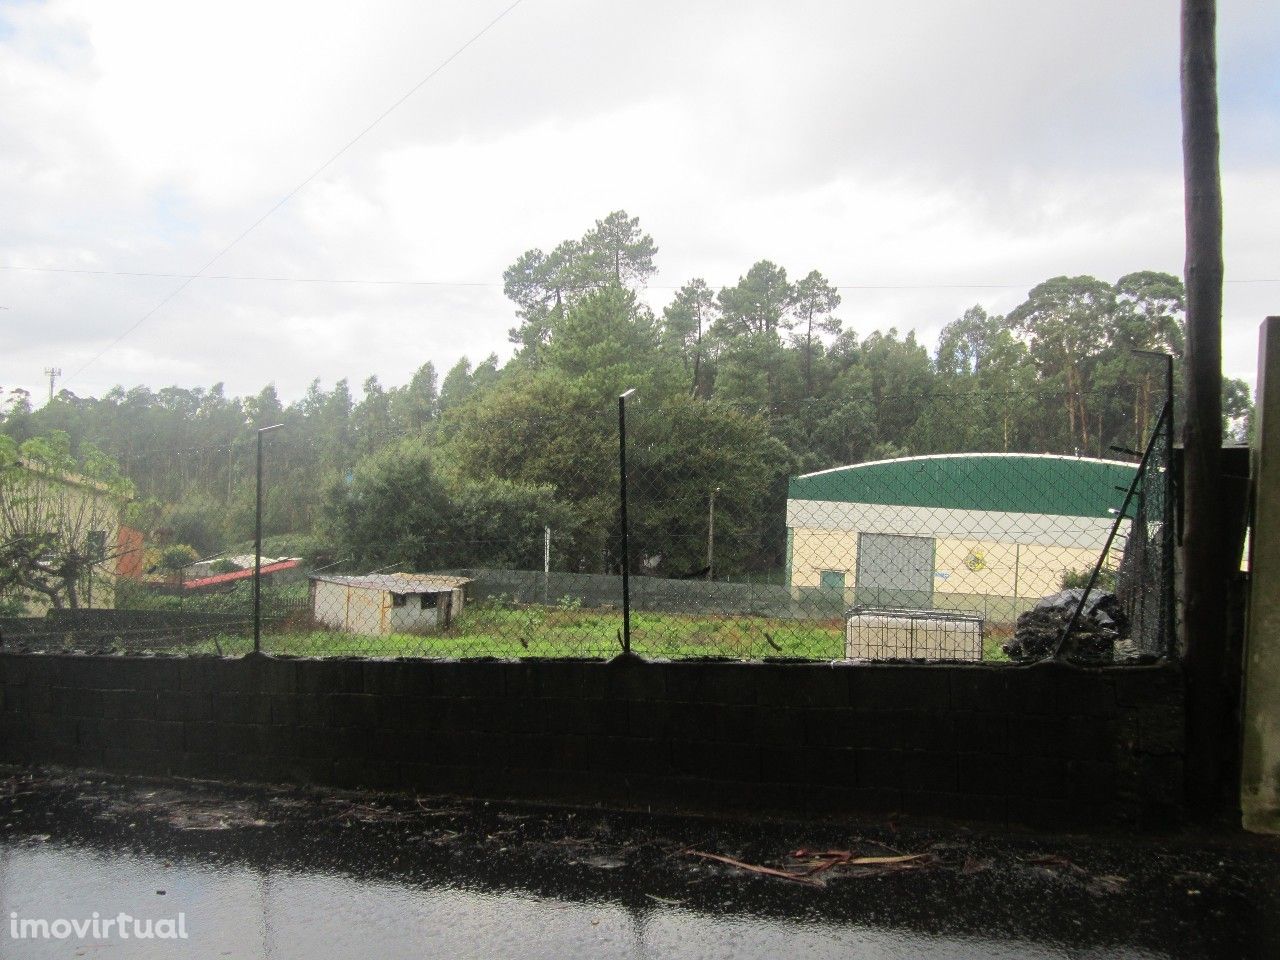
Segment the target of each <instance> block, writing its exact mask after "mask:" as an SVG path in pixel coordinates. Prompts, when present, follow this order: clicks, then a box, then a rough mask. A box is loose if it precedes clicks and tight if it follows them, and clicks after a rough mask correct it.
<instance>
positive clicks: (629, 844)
mask: <svg viewBox="0 0 1280 960" xmlns="http://www.w3.org/2000/svg"><path fill="white" fill-rule="evenodd" d="M0 786H3V787H4V788H5V789H3V790H0V925H2V926H0V957H9V956H15V957H23V958H26V957H33V958H43V957H59V958H65V957H90V958H91V957H129V958H140V960H148V958H160V957H166V958H167V957H201V958H203V957H210V958H221V957H237V958H256V957H270V958H294V957H298V958H307V960H328V958H335V960H336V958H348V957H377V958H387V960H393V958H399V957H405V958H409V957H412V958H439V960H466V958H472V957H474V958H483V960H503V958H520V960H529V958H532V960H543V958H546V960H561V958H573V957H587V956H589V957H592V958H593V960H609V958H645V960H703V958H707V960H711V958H715V960H720V958H723V960H730V958H745V960H790V958H792V957H797V958H799V957H803V958H827V957H832V958H834V957H841V958H844V957H859V958H872V960H898V958H903V960H906V958H912V960H915V958H926V960H928V958H948V960H950V958H1028V960H1038V958H1071V960H1081V958H1101V957H1121V958H1157V957H1160V958H1175V957H1177V958H1182V957H1196V958H1206V960H1210V958H1212V960H1217V958H1224V960H1225V958H1232V960H1238V958H1242V957H1252V956H1266V957H1276V956H1280V949H1277V944H1280V896H1278V895H1277V891H1280V849H1277V848H1274V847H1273V846H1271V845H1265V844H1263V845H1259V844H1255V843H1218V844H1216V845H1214V844H1208V843H1202V842H1195V841H1186V842H1180V843H1174V842H1165V841H1160V840H1154V839H1150V838H1148V839H1143V838H1130V839H1125V838H1118V837H1110V838H1097V839H1090V838H1085V837H1075V838H1071V837H1062V836H1049V835H1034V834H1023V835H1015V834H1004V833H1000V832H994V833H993V832H988V833H982V832H979V831H975V830H970V829H968V828H957V827H954V826H946V825H933V826H929V825H918V826H910V827H909V826H904V825H885V824H877V823H874V822H866V823H861V824H826V825H824V824H817V823H815V824H803V823H791V824H780V823H773V824H769V823H762V822H757V823H751V822H746V821H715V820H707V819H697V818H677V817H652V816H641V815H639V814H617V813H605V812H601V811H587V810H576V811H575V810H567V809H555V808H528V807H520V806H516V805H510V804H496V803H495V804H492V805H491V804H487V803H482V802H479V801H471V802H469V801H458V800H447V799H445V798H434V799H433V798H413V797H404V796H379V795H373V794H357V793H344V792H340V791H302V790H296V789H292V788H252V787H235V786H218V785H213V784H191V783H183V782H167V783H154V782H135V781H128V780H125V779H121V778H101V777H98V778H93V777H88V776H80V775H74V774H71V775H59V776H54V777H44V776H33V775H28V774H21V773H15V774H14V775H12V776H11V777H10V778H9V779H8V780H7V781H4V782H3V783H0ZM95 912H96V913H97V914H98V917H99V919H100V920H102V919H106V918H113V917H116V916H117V915H118V914H119V913H121V912H124V913H126V914H129V915H130V916H131V917H136V918H139V919H141V920H143V921H144V922H145V921H147V920H150V921H152V923H153V925H154V924H156V923H158V922H159V921H162V920H166V919H167V920H169V921H170V922H171V923H172V922H173V921H174V920H176V918H177V917H178V916H179V915H181V916H182V918H183V921H184V928H185V931H186V933H187V935H188V937H187V939H185V940H180V941H168V940H164V941H162V940H136V939H131V940H129V941H128V942H127V943H126V942H124V941H122V940H121V939H119V938H118V936H112V937H103V938H95V937H93V936H89V937H87V938H86V937H84V936H76V935H73V936H71V937H69V938H67V939H63V940H56V939H55V940H34V939H23V940H21V941H20V942H15V940H14V933H15V926H14V924H15V920H14V917H13V916H12V915H13V914H16V917H17V920H18V921H21V920H24V919H25V920H46V921H50V922H52V921H54V920H56V919H63V920H67V921H74V920H80V921H84V920H87V919H91V918H92V917H93V914H94V913H95ZM17 932H21V931H20V930H19V931H17Z"/></svg>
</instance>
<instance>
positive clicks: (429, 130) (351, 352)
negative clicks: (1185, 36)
mask: <svg viewBox="0 0 1280 960" xmlns="http://www.w3.org/2000/svg"><path fill="white" fill-rule="evenodd" d="M510 3H511V0H430V2H422V0H362V2H360V3H351V2H329V0H308V2H306V3H303V2H301V0H294V2H279V0H251V2H244V0H221V2H219V3H216V4H212V3H200V4H196V3H191V2H182V0H167V2H151V0H110V2H104V0H49V2H26V0H18V2H11V0H0V308H2V309H0V387H3V388H5V389H7V388H9V387H13V386H24V387H26V388H28V389H30V390H32V392H33V393H34V394H35V396H36V398H37V399H42V398H43V396H44V395H45V391H46V390H47V385H45V384H44V383H43V378H42V370H43V368H45V367H48V366H51V365H52V366H58V367H60V368H61V369H62V370H63V373H64V380H63V384H62V385H64V386H66V387H67V388H68V389H71V390H73V391H74V392H75V393H77V394H79V395H82V396H84V395H90V394H92V395H97V394H100V393H101V392H103V391H105V390H106V389H108V388H110V387H111V386H112V385H114V384H118V383H119V384H124V385H126V386H131V385H134V384H138V383H145V384H147V385H149V386H151V387H153V388H154V387H160V386H164V385H168V384H173V383H176V384H179V385H183V386H196V385H209V384H211V383H214V382H216V381H224V382H225V383H226V385H227V388H228V390H230V391H232V392H236V393H243V392H250V391H254V392H256V391H257V390H258V389H259V388H260V387H261V386H262V385H263V384H265V383H267V382H269V381H273V382H275V384H276V385H277V387H278V389H279V390H280V392H281V394H282V395H283V396H284V397H286V398H293V397H296V396H298V395H299V394H300V393H301V392H302V391H303V390H304V389H305V386H306V384H307V383H308V382H309V381H310V380H311V379H312V378H313V377H317V376H318V377H320V378H321V379H322V380H323V381H324V382H325V383H326V384H331V383H332V382H333V381H334V380H336V379H338V378H340V377H348V378H350V379H351V380H352V382H353V386H355V385H358V384H359V383H360V382H361V381H362V380H363V379H364V378H365V377H366V376H368V375H369V374H377V375H378V377H379V378H380V379H381V380H382V382H383V383H384V384H398V383H402V382H404V381H405V380H407V379H408V377H409V375H410V374H411V373H412V371H413V370H414V369H415V368H417V367H418V366H419V365H420V364H422V363H423V362H424V361H426V360H432V361H434V362H435V364H436V365H437V367H438V368H440V369H441V370H442V371H443V370H444V369H446V368H448V367H449V366H451V365H452V364H453V363H454V362H456V361H457V359H458V358H459V357H460V356H462V355H464V354H466V355H469V356H471V357H472V359H473V360H474V359H478V358H481V357H483V356H485V355H487V354H488V353H490V352H494V351H496V352H497V353H498V354H499V355H500V356H501V357H502V358H503V359H504V360H505V359H506V358H507V357H508V356H509V355H510V349H511V348H510V345H509V344H508V342H507V337H506V333H507V330H508V328H509V327H510V326H511V325H512V322H513V317H512V311H511V307H510V305H509V304H508V303H507V301H506V300H505V299H504V298H503V296H502V289H501V274H502V270H503V269H504V267H506V266H507V265H508V264H509V263H511V262H512V261H513V260H514V259H515V258H516V257H517V256H518V255H519V254H520V253H521V252H522V251H523V250H525V249H528V248H529V247H533V246H540V247H543V248H545V249H549V248H550V247H552V246H554V245H555V244H556V243H558V242H559V241H561V240H563V239H567V238H570V237H578V236H580V235H581V234H582V233H583V232H584V231H585V230H586V229H587V228H588V227H590V226H591V224H592V223H593V221H594V220H596V219H597V218H599V217H603V216H604V215H605V214H607V213H608V212H609V211H611V210H615V209H618V208H623V209H626V210H627V211H628V212H629V213H630V214H631V215H633V216H638V217H640V220H641V224H642V225H643V226H644V228H645V229H647V230H648V231H649V232H650V233H651V234H652V235H653V237H654V239H655V241H656V242H657V244H658V248H659V254H658V265H659V267H660V273H659V274H658V276H657V277H656V278H655V279H654V281H653V282H654V287H653V288H651V289H650V291H649V294H648V295H649V298H650V300H651V302H652V303H653V304H654V306H655V308H658V307H660V306H661V304H662V303H663V302H664V300H665V299H666V298H667V297H669V296H670V289H669V288H670V287H674V286H678V285H679V284H681V283H683V282H685V281H686V280H688V279H689V278H691V277H694V276H701V277H704V278H705V279H706V280H707V281H708V282H709V283H711V284H712V285H716V286H718V285H723V284H730V283H733V282H735V281H736V279H737V278H738V277H739V276H740V275H741V274H742V273H744V272H745V271H746V270H747V268H748V267H749V266H750V265H751V264H752V263H753V262H754V261H756V260H758V259H761V258H769V259H771V260H774V261H775V262H777V263H779V264H781V265H783V266H784V267H786V268H787V270H788V271H789V272H790V273H791V274H792V275H793V276H800V275H803V274H804V273H807V272H808V271H809V270H811V269H815V268H816V269H819V270H821V271H822V272H823V273H824V274H825V275H826V276H827V277H828V278H829V279H830V280H831V281H832V282H835V283H838V284H841V285H847V286H849V287H851V288H850V289H845V290H842V294H843V296H844V304H843V306H842V308H841V310H840V311H839V313H840V316H841V317H842V318H843V319H844V320H845V322H846V325H848V326H852V327H853V328H854V329H855V330H857V331H858V332H859V333H864V334H865V333H867V332H870V331H871V330H874V329H887V328H888V327H890V326H896V327H898V328H899V329H900V330H905V329H912V328H914V329H915V330H917V331H918V333H919V335H920V336H921V338H922V339H924V340H925V341H926V342H928V343H930V344H932V342H933V340H934V338H935V337H936V335H937V331H938V330H939V328H940V327H941V326H942V325H943V324H945V323H947V322H948V321H950V320H952V319H954V318H955V317H957V316H958V315H959V314H960V313H961V312H962V311H963V310H964V309H965V308H966V307H968V306H970V305H972V304H974V303H981V304H983V305H984V306H986V307H987V308H988V309H990V310H995V311H999V312H1003V311H1005V310H1007V309H1009V308H1010V307H1012V306H1014V305H1016V304H1017V303H1018V302H1020V300H1021V299H1022V298H1023V297H1024V296H1025V294H1026V291H1027V289H1028V288H1029V286H1030V285H1031V284H1034V283H1036V282H1038V281H1040V280H1043V279H1045V278H1048V277H1051V276H1056V275H1059V274H1077V273H1088V274H1093V275H1095V276H1097V277H1100V278H1103V279H1106V280H1109V281H1113V280H1115V279H1116V278H1117V277H1119V276H1121V275H1122V274H1124V273H1127V272H1130V271H1133V270H1140V269H1155V270H1165V271H1169V272H1173V273H1179V274H1180V273H1181V267H1182V257H1183V225H1182V187H1181V152H1180V145H1179V143H1180V141H1179V136H1180V133H1179V129H1180V128H1179V118H1178V22H1177V21H1178V14H1177V7H1178V4H1177V2H1176V0H1124V2H1116V0H1037V2H1034V3H1028V2H1026V0H1008V2H995V0H992V2H969V3H965V2H959V0H904V2H902V3H898V4H885V3H872V2H865V0H858V2H854V0H824V2H818V0H788V2H785V3H784V2H780V0H769V2H764V0H523V2H522V3H520V4H519V5H518V6H516V8H515V9H514V10H512V11H511V12H510V13H509V14H508V15H507V16H506V17H505V18H503V19H502V20H501V21H500V22H499V23H498V24H497V25H495V26H494V27H493V28H492V29H491V30H490V31H489V32H488V33H486V34H485V35H484V36H483V37H481V38H480V39H479V40H477V41H476V42H475V43H474V44H473V45H471V46H470V47H469V48H467V49H466V50H465V51H463V52H462V53H461V54H460V55H459V56H457V58H456V59H454V60H453V61H452V62H451V63H449V64H448V65H447V66H446V67H444V69H442V70H441V71H440V72H439V73H438V74H437V75H436V76H435V77H434V78H433V79H432V80H430V81H429V82H427V83H426V84H425V85H423V86H422V87H421V89H419V90H418V91H417V92H416V93H415V94H414V95H413V96H411V97H410V98H409V99H408V100H407V101H405V102H404V103H403V104H402V105H401V106H400V107H399V108H398V109H396V110H395V111H393V112H392V113H391V114H390V115H389V116H388V117H387V118H386V119H385V120H384V121H382V122H381V123H380V124H378V125H377V126H376V127H375V128H374V129H373V130H372V131H371V132H369V133H368V134H367V135H366V136H364V137H363V138H362V139H360V140H359V142H357V143H356V144H355V145H354V146H353V147H352V148H351V149H350V150H349V151H347V152H346V153H345V154H344V155H342V156H341V157H340V158H339V159H338V160H337V161H336V162H335V163H333V164H332V165H331V166H329V167H328V168H327V169H325V170H324V171H323V172H322V173H321V174H320V175H319V176H318V177H316V178H315V179H314V180H313V181H312V182H310V183H309V184H308V185H307V186H305V187H304V188H303V189H302V190H301V191H299V192H298V193H297V195H295V196H294V197H292V198H291V199H290V200H289V201H288V202H287V203H285V204H284V205H283V206H282V207H281V208H280V209H278V210H277V211H276V212H275V213H273V214H272V215H271V216H270V217H268V218H267V219H266V220H265V221H264V222H263V223H262V224H261V225H260V226H258V227H257V228H256V229H254V230H253V231H252V232H250V233H249V234H248V235H247V236H245V237H244V239H242V240H240V241H239V242H238V243H237V244H236V245H235V246H234V247H233V248H232V249H231V250H230V252H228V253H227V254H226V255H225V256H223V257H222V258H221V259H219V260H218V261H217V262H216V263H215V264H214V265H213V266H212V267H211V268H210V269H209V270H208V271H207V273H208V274H210V275H213V276H215V277H227V276H231V277H292V278H306V279H308V280H336V279H342V280H412V281H431V282H432V284H431V285H425V284H415V285H388V284H382V285H371V284H332V283H315V282H307V283H302V282H295V283H284V282H272V281H268V280H261V279H259V280H253V279H197V280H194V281H192V282H191V283H190V284H189V285H188V286H187V287H186V288H185V289H184V290H182V291H181V292H180V293H178V294H177V295H176V296H174V297H173V298H172V299H171V300H170V301H169V302H168V303H166V304H165V305H164V306H162V307H161V308H160V309H159V310H156V311H155V313H154V314H153V315H152V316H150V317H149V318H148V319H146V320H145V321H144V322H142V323H141V324H139V325H138V326H137V327H136V329H133V330H132V332H130V333H128V335H127V336H125V337H124V338H123V339H122V340H120V342H119V343H118V344H115V345H114V346H110V347H109V349H107V348H108V346H109V345H110V344H111V343H112V341H113V340H115V339H116V338H117V337H120V336H121V334H123V333H125V331H127V330H129V329H130V328H131V327H133V326H134V325H135V324H138V322H139V320H140V319H141V318H142V317H144V315H146V314H147V313H148V311H151V310H153V309H154V308H155V307H156V306H157V304H159V303H160V302H161V301H162V300H164V298H165V297H167V296H169V295H170V294H171V293H172V292H173V291H174V290H175V289H176V288H177V286H178V285H179V284H180V283H181V280H178V279H173V278H172V277H139V276H121V275H114V274H118V273H152V274H157V273H158V274H178V275H184V274H192V273H195V272H196V271H198V270H200V269H201V268H202V267H204V266H205V264H206V263H208V261H209V260H210V259H211V258H212V257H213V256H214V255H215V254H217V253H218V252H219V251H220V250H222V249H224V248H225V247H226V246H227V245H228V244H230V243H231V242H232V241H233V240H235V238H236V237H237V236H239V235H240V234H242V233H243V232H244V231H245V229H246V228H248V227H249V226H250V225H251V224H253V223H254V222H255V221H257V220H258V219H259V218H260V217H261V216H262V215H263V214H264V213H266V212H267V211H268V210H270V209H271V208H272V207H273V206H274V205H275V204H276V203H277V202H279V201H280V199H281V198H282V197H285V196H286V195H287V194H288V193H289V192H290V191H291V190H293V189H294V188H295V187H296V186H298V184H300V183H301V182H302V181H303V180H304V179H306V178H307V177H308V176H309V175H310V174H311V173H312V172H313V171H315V169H316V168H317V167H318V166H320V165H321V164H322V163H324V161H325V160H327V159H328V158H329V157H331V156H333V154H334V153H335V152H337V151H338V150H340V149H341V148H342V147H343V146H344V145H345V144H347V143H348V142H349V141H350V140H351V139H352V138H353V137H355V136H356V135H357V134H359V133H360V131H362V130H363V129H365V128H366V127H367V126H368V125H369V124H370V123H371V122H372V121H373V120H374V119H375V118H376V117H378V116H379V114H381V113H382V112H383V111H384V110H385V109H386V108H387V107H389V106H390V105H391V104H392V103H394V102H395V101H396V100H397V99H398V98H399V97H401V96H402V95H403V94H404V93H405V92H406V91H408V90H409V89H410V88H412V87H413V86H414V85H415V84H416V83H418V82H419V81H421V80H422V79H423V77H425V76H426V75H427V74H428V73H430V72H431V71H432V70H433V69H435V68H436V67H437V66H438V65H439V64H440V63H441V61H443V60H444V59H445V58H446V57H448V56H449V55H450V54H453V53H454V52H456V51H457V50H458V48H459V47H461V46H462V45H463V44H464V43H465V42H466V41H467V40H468V38H470V37H472V36H474V35H475V34H476V32H477V31H479V30H481V29H482V28H483V27H484V26H485V24H487V23H489V22H490V21H491V20H493V18H494V17H495V16H497V15H498V14H499V13H501V12H502V11H503V10H504V9H505V8H506V7H508V6H509V5H510ZM1218 6H1219V18H1220V21H1219V70H1220V77H1219V83H1220V96H1221V127H1222V141H1223V146H1222V169H1223V188H1224V192H1225V200H1226V261H1227V277H1228V281H1229V282H1228V285H1227V288H1226V302H1225V318H1224V327H1225V329H1224V334H1225V371H1226V373H1228V374H1229V375H1233V376H1240V377H1244V378H1246V379H1247V380H1249V381H1250V382H1252V381H1253V380H1254V375H1255V369H1254V367H1255V356H1256V339H1257V328H1258V324H1259V322H1260V321H1261V320H1262V318H1263V317H1264V316H1265V315H1267V314H1268V313H1272V314H1274V313H1280V282H1277V281H1280V229H1278V228H1277V225H1278V224H1280V66H1278V64H1280V58H1278V57H1277V54H1278V52H1280V4H1276V3H1275V2H1274V0H1220V2H1219V5H1218ZM15 267H24V268H43V272H42V271H37V270H31V269H13V268H15ZM55 270H92V271H107V272H109V274H108V275H97V274H92V273H68V272H47V271H55ZM1246 281H1252V282H1246ZM1260 281H1262V282H1260ZM1266 281H1269V282H1266ZM984 284H988V285H998V286H990V287H981V286H978V285H984ZM877 286H881V287H888V288H889V289H868V288H874V287H877ZM858 288H860V289H858ZM104 349H105V352H103V351H104ZM99 354H101V355H100V356H99Z"/></svg>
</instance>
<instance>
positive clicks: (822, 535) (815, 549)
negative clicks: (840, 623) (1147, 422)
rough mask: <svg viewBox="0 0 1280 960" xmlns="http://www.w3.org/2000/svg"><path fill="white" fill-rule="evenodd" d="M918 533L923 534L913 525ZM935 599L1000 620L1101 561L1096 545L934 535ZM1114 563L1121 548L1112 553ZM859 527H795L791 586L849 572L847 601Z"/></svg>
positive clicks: (815, 583) (941, 605) (942, 604)
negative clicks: (825, 573)
mask: <svg viewBox="0 0 1280 960" xmlns="http://www.w3.org/2000/svg"><path fill="white" fill-rule="evenodd" d="M911 535H913V536H919V535H921V534H920V533H919V532H917V531H913V533H912V534H911ZM934 546H935V554H934V581H933V584H934V605H935V606H937V607H938V608H940V609H949V610H965V611H972V612H974V613H979V614H982V615H983V616H984V617H986V618H988V619H992V620H996V621H1011V620H1013V619H1014V618H1015V617H1016V616H1017V614H1018V613H1020V612H1022V611H1024V610H1027V609H1030V608H1031V607H1032V606H1033V605H1034V604H1035V602H1036V601H1037V600H1039V599H1040V598H1041V597H1045V596H1048V595H1050V594H1053V593H1057V592H1058V591H1059V590H1060V589H1061V583H1062V575H1063V573H1064V572H1067V571H1087V570H1091V569H1092V568H1093V565H1094V563H1096V562H1097V559H1098V554H1097V550H1096V548H1094V547H1075V546H1061V545H1058V544H1052V543H1047V544H1037V543H1008V542H1000V541H995V540H983V539H975V538H963V539H957V538H949V537H935V538H934ZM1109 561H1110V565H1111V566H1112V567H1113V568H1114V567H1115V566H1116V565H1118V564H1119V562H1120V556H1119V552H1118V551H1113V555H1112V557H1110V558H1109ZM857 569H858V532H857V531H854V530H829V529H828V530H815V529H811V528H798V529H794V530H793V531H792V533H791V586H792V587H795V588H805V587H808V588H813V587H818V586H821V579H822V572H823V571H824V570H835V571H840V572H842V573H844V575H845V602H846V603H849V604H852V603H853V602H854V599H855V596H856V590H857Z"/></svg>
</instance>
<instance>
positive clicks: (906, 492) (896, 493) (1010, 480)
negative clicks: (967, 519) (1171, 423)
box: [787, 453, 1137, 517]
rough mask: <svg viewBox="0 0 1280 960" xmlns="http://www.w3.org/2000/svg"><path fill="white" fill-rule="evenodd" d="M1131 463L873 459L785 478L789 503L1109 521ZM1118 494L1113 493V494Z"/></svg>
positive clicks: (1037, 457) (1007, 457) (1047, 458)
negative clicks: (842, 504) (820, 502)
mask: <svg viewBox="0 0 1280 960" xmlns="http://www.w3.org/2000/svg"><path fill="white" fill-rule="evenodd" d="M1136 470H1137V465H1136V464H1131V463H1121V462H1119V461H1116V460H1094V459H1090V458H1087V457H1064V456H1055V455H1050V454H1041V453H970V454H943V455H939V456H931V457H903V458H901V459H898V460H877V461H874V462H871V463H858V464H854V465H853V466H850V467H837V468H835V469H833V470H822V471H820V472H818V473H809V474H805V475H804V476H800V477H792V478H791V482H790V484H789V487H788V494H787V495H788V496H789V497H790V498H791V499H792V500H826V501H833V502H845V503H876V504H885V505H899V506H908V507H936V508H939V509H951V510H991V511H1000V512H1006V513H1047V514H1054V515H1057V516H1067V517H1109V516H1112V514H1111V513H1109V512H1108V511H1109V509H1116V510H1118V509H1119V508H1120V505H1121V504H1122V503H1123V502H1124V491H1125V490H1126V489H1128V486H1129V484H1130V483H1132V482H1133V475H1134V473H1135V471H1136ZM1117 487H1119V488H1120V489H1116V488H1117Z"/></svg>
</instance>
